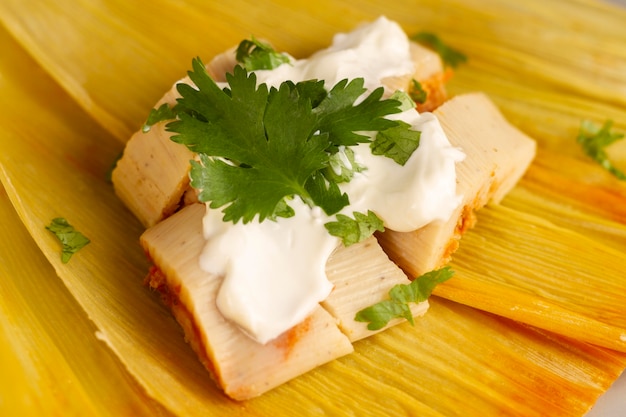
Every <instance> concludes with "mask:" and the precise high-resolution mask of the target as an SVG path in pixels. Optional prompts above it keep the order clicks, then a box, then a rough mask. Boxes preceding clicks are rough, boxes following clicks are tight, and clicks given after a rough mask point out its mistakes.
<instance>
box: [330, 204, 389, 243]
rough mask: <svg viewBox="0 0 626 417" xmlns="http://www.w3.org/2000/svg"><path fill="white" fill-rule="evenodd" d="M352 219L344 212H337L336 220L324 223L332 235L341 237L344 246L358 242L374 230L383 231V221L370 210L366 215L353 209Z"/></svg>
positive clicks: (370, 234)
mask: <svg viewBox="0 0 626 417" xmlns="http://www.w3.org/2000/svg"><path fill="white" fill-rule="evenodd" d="M353 214H354V219H352V218H350V217H349V216H346V215H344V214H337V216H336V217H337V221H336V222H330V223H326V224H325V225H324V226H325V227H326V230H328V232H329V233H330V234H331V235H332V236H337V237H339V238H341V240H342V241H343V244H344V246H350V245H353V244H355V243H359V242H362V241H364V240H365V239H367V238H368V237H370V236H372V235H373V234H374V232H376V231H379V232H383V231H384V230H385V228H384V227H383V221H382V220H381V219H380V218H379V217H378V216H377V215H376V214H375V213H374V212H372V211H371V210H369V211H368V212H367V215H365V214H363V213H359V212H358V211H355V212H354V213H353Z"/></svg>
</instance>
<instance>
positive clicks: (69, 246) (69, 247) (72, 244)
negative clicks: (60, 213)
mask: <svg viewBox="0 0 626 417" xmlns="http://www.w3.org/2000/svg"><path fill="white" fill-rule="evenodd" d="M46 229H48V230H49V231H50V232H52V233H54V235H55V236H56V237H57V239H59V241H60V242H61V245H62V251H61V261H62V262H63V263H64V264H65V263H68V262H69V261H70V258H71V257H72V255H73V254H75V253H76V252H78V251H79V250H80V249H82V248H83V247H85V246H86V245H87V244H89V243H90V240H89V239H88V238H87V237H85V236H84V235H83V234H82V233H80V232H79V231H77V230H75V229H74V227H73V226H72V225H71V224H69V223H68V222H67V220H66V219H64V218H63V217H56V218H54V219H52V221H51V222H50V224H49V225H48V226H46Z"/></svg>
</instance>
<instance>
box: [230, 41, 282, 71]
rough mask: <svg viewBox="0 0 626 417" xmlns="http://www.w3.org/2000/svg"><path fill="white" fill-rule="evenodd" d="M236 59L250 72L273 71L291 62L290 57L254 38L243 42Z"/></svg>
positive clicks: (238, 48)
mask: <svg viewBox="0 0 626 417" xmlns="http://www.w3.org/2000/svg"><path fill="white" fill-rule="evenodd" d="M235 58H236V59H237V62H239V63H240V64H241V65H242V66H243V67H244V68H245V69H247V70H248V71H254V70H264V69H273V68H276V67H278V66H280V65H282V64H286V63H288V62H289V56H287V55H286V54H281V53H278V52H276V51H275V50H274V48H272V47H271V46H270V45H269V44H267V43H265V42H261V41H259V40H258V39H256V38H255V37H254V36H252V37H251V39H246V40H243V41H241V43H240V44H239V46H238V47H237V52H236V54H235Z"/></svg>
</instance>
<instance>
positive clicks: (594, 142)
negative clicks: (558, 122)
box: [576, 120, 626, 180]
mask: <svg viewBox="0 0 626 417" xmlns="http://www.w3.org/2000/svg"><path fill="white" fill-rule="evenodd" d="M612 126H613V121H612V120H607V121H605V122H604V125H602V127H600V128H598V127H597V126H596V125H595V124H594V123H593V122H591V121H589V120H583V122H582V123H581V125H580V130H579V131H578V136H577V137H576V141H577V142H578V143H579V144H580V145H581V146H582V148H583V151H584V152H585V154H586V155H587V156H590V157H591V158H593V159H594V160H595V161H596V162H598V163H599V164H600V165H602V167H603V168H604V169H606V170H607V171H609V172H610V173H611V174H613V175H615V176H616V177H617V178H619V179H620V180H626V174H625V173H624V172H623V171H621V170H620V169H618V168H616V167H615V166H614V165H613V163H612V162H611V161H610V160H609V157H608V154H607V153H606V150H605V148H606V147H607V146H609V145H610V144H612V143H613V142H615V141H618V140H620V139H623V138H624V134H623V133H616V132H611V127H612Z"/></svg>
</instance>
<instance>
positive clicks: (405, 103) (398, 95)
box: [390, 90, 415, 111]
mask: <svg viewBox="0 0 626 417" xmlns="http://www.w3.org/2000/svg"><path fill="white" fill-rule="evenodd" d="M390 98H391V99H392V100H398V101H399V102H400V103H401V104H400V110H401V111H407V110H411V109H414V108H415V100H413V98H412V97H411V95H410V94H409V93H405V92H404V91H401V90H396V91H395V92H394V93H393V94H392V95H391V97H390Z"/></svg>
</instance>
